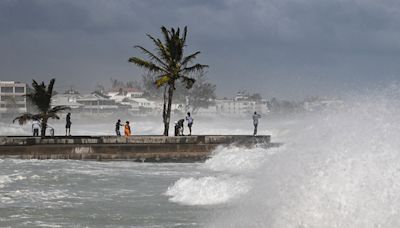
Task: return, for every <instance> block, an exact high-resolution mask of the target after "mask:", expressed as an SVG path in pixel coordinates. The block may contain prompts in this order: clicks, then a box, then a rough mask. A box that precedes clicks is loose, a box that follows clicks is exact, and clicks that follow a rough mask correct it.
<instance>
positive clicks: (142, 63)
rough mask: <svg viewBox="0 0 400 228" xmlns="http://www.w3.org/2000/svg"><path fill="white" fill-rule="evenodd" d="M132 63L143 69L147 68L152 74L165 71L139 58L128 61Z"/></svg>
mask: <svg viewBox="0 0 400 228" xmlns="http://www.w3.org/2000/svg"><path fill="white" fill-rule="evenodd" d="M128 61H129V62H130V63H134V64H136V65H137V66H139V67H142V68H146V69H147V70H149V71H151V72H163V71H164V70H163V69H162V68H160V67H159V66H157V65H156V64H154V63H152V62H150V61H146V60H143V59H140V58H137V57H131V58H129V60H128Z"/></svg>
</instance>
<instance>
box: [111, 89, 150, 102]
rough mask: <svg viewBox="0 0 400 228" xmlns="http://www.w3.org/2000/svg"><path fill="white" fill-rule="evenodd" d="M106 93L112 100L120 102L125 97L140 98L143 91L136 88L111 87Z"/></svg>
mask: <svg viewBox="0 0 400 228" xmlns="http://www.w3.org/2000/svg"><path fill="white" fill-rule="evenodd" d="M106 95H107V96H109V97H110V99H112V100H116V101H117V102H121V101H122V100H123V99H125V98H140V97H142V96H143V91H141V90H139V89H136V88H119V89H111V90H110V91H108V92H106Z"/></svg>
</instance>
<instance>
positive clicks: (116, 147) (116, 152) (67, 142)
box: [0, 135, 274, 162]
mask: <svg viewBox="0 0 400 228" xmlns="http://www.w3.org/2000/svg"><path fill="white" fill-rule="evenodd" d="M256 144H262V145H263V146H266V147H269V146H273V145H274V144H272V143H271V137H270V136H268V135H265V136H246V135H199V136H180V137H165V136H131V137H128V138H125V137H116V136H74V137H52V138H50V137H49V138H40V137H18V136H3V137H1V136H0V159H3V158H18V159H77V160H133V161H142V162H143V161H149V162H192V161H201V160H205V159H207V158H208V157H209V156H210V154H211V152H212V151H213V150H214V149H216V148H217V147H218V146H227V145H236V146H244V147H252V146H254V145H256Z"/></svg>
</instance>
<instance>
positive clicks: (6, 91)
mask: <svg viewBox="0 0 400 228" xmlns="http://www.w3.org/2000/svg"><path fill="white" fill-rule="evenodd" d="M1 92H2V93H13V92H14V89H13V87H1Z"/></svg>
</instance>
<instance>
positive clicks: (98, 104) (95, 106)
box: [76, 93, 119, 114]
mask: <svg viewBox="0 0 400 228" xmlns="http://www.w3.org/2000/svg"><path fill="white" fill-rule="evenodd" d="M76 102H78V103H80V104H82V105H83V106H82V107H81V111H83V112H85V113H107V114H108V113H113V112H116V111H117V110H118V109H119V106H118V105H117V104H116V103H115V100H111V99H109V98H107V97H104V96H102V95H100V94H97V93H92V94H88V95H83V96H81V97H79V98H77V99H76Z"/></svg>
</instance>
